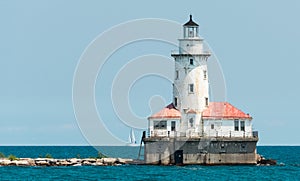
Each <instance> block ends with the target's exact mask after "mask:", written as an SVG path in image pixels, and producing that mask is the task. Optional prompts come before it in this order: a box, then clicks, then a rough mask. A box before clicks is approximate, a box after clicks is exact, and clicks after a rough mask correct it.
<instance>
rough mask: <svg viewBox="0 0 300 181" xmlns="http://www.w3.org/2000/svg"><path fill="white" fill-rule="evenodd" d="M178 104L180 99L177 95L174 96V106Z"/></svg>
mask: <svg viewBox="0 0 300 181" xmlns="http://www.w3.org/2000/svg"><path fill="white" fill-rule="evenodd" d="M177 105H178V100H177V97H175V98H174V106H175V107H177Z"/></svg>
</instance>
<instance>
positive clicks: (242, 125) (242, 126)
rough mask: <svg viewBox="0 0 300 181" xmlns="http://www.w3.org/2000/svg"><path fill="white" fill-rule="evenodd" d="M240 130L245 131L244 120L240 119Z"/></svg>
mask: <svg viewBox="0 0 300 181" xmlns="http://www.w3.org/2000/svg"><path fill="white" fill-rule="evenodd" d="M241 131H245V121H241Z"/></svg>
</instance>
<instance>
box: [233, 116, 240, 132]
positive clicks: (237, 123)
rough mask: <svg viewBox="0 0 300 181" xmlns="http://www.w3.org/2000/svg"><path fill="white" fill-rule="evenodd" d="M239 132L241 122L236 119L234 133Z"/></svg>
mask: <svg viewBox="0 0 300 181" xmlns="http://www.w3.org/2000/svg"><path fill="white" fill-rule="evenodd" d="M238 130H239V120H238V119H235V120H234V131H238Z"/></svg>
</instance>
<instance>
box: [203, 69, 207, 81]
mask: <svg viewBox="0 0 300 181" xmlns="http://www.w3.org/2000/svg"><path fill="white" fill-rule="evenodd" d="M203 78H204V79H206V78H207V71H206V70H204V71H203Z"/></svg>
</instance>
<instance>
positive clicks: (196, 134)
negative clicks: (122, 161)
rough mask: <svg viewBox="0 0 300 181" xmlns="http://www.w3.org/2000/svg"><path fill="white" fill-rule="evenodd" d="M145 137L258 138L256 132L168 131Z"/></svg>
mask: <svg viewBox="0 0 300 181" xmlns="http://www.w3.org/2000/svg"><path fill="white" fill-rule="evenodd" d="M147 137H148V138H149V137H170V138H174V137H216V138H218V137H224V138H231V137H243V138H258V131H252V132H246V131H243V132H241V131H227V132H224V131H222V132H221V131H219V132H218V131H215V132H209V131H208V132H203V133H202V132H194V131H186V132H179V131H168V130H153V131H151V132H149V131H148V133H147Z"/></svg>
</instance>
